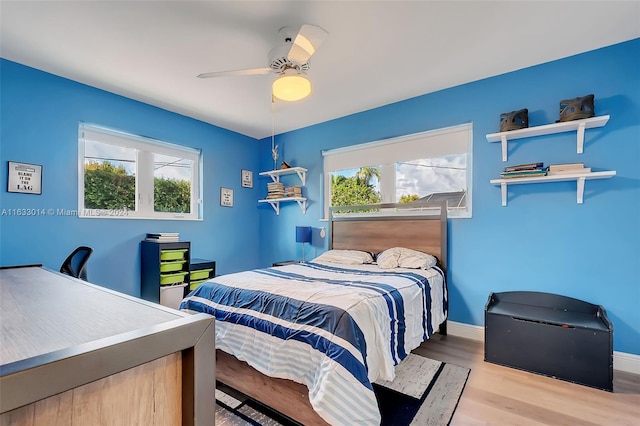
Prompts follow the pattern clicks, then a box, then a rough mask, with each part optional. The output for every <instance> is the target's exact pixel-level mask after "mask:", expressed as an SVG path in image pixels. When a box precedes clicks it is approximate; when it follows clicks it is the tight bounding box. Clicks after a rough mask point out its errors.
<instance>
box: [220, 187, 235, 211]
mask: <svg viewBox="0 0 640 426" xmlns="http://www.w3.org/2000/svg"><path fill="white" fill-rule="evenodd" d="M220 205H221V206H224V207H233V189H231V188H220Z"/></svg>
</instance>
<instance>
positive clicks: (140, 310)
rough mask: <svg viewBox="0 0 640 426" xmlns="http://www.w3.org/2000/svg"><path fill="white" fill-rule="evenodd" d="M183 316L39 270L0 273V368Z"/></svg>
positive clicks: (10, 270)
mask: <svg viewBox="0 0 640 426" xmlns="http://www.w3.org/2000/svg"><path fill="white" fill-rule="evenodd" d="M185 316H188V314H185V313H182V312H179V311H175V310H172V309H169V308H165V307H162V306H159V305H155V304H152V303H150V302H147V301H143V300H141V299H136V298H134V297H131V296H127V295H124V294H121V293H118V292H114V291H111V290H108V289H106V288H102V287H99V286H96V285H93V284H89V283H86V282H84V281H80V280H77V279H75V278H72V277H69V276H66V275H63V274H60V273H58V272H53V271H51V270H47V269H44V268H40V267H24V268H8V269H0V365H5V364H8V363H11V362H15V361H20V360H23V359H27V358H31V357H34V356H38V355H44V354H47V353H50V352H53V351H56V350H61V349H66V348H69V347H72V346H75V345H79V344H83V343H89V342H94V341H96V340H99V339H103V338H107V337H112V336H115V335H118V334H122V333H126V332H131V331H136V330H140V329H146V328H152V327H154V326H157V325H159V324H162V323H166V322H169V321H173V320H177V319H180V318H184V317H185Z"/></svg>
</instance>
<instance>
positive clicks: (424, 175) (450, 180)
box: [322, 123, 473, 217]
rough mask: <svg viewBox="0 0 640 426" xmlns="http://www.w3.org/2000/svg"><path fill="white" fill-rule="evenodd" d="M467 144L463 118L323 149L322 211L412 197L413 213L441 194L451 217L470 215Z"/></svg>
mask: <svg viewBox="0 0 640 426" xmlns="http://www.w3.org/2000/svg"><path fill="white" fill-rule="evenodd" d="M472 146H473V126H472V124H471V123H468V124H463V125H459V126H453V127H447V128H443V129H438V130H433V131H427V132H421V133H416V134H412V135H407V136H401V137H397V138H392V139H386V140H382V141H377V142H370V143H365V144H360V145H353V146H349V147H345V148H339V149H334V150H329V151H323V153H322V154H323V156H324V201H325V206H326V209H327V212H328V207H330V206H345V205H366V204H377V203H412V202H413V203H414V205H416V208H415V209H414V210H415V211H416V214H429V213H430V210H432V208H433V206H435V205H439V204H440V201H443V200H446V201H447V203H448V209H449V215H450V216H451V217H471V177H472V173H471V164H472V162H471V153H472ZM417 204H420V208H418V207H417ZM407 207H410V204H407ZM403 210H404V209H403ZM327 212H325V213H327ZM375 214H393V211H387V210H385V211H383V212H380V211H376V212H375Z"/></svg>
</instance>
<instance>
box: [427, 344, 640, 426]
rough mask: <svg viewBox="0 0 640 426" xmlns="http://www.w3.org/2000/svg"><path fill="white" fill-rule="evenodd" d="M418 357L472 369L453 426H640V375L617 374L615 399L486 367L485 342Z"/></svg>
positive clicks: (432, 349) (434, 348) (430, 349)
mask: <svg viewBox="0 0 640 426" xmlns="http://www.w3.org/2000/svg"><path fill="white" fill-rule="evenodd" d="M414 352H416V353H419V354H421V355H424V356H426V357H429V358H432V359H436V360H440V361H444V362H449V363H452V364H455V365H460V366H464V367H468V368H470V369H471V374H470V375H469V380H468V381H467V385H466V387H465V389H464V392H463V394H462V398H461V399H460V403H459V404H458V408H457V409H456V412H455V414H454V416H453V419H452V420H451V425H452V426H460V425H474V426H475V425H509V426H516V425H553V426H562V425H567V426H569V425H570V426H575V425H584V426H591V425H606V426H609V425H611V426H623V425H629V426H631V425H633V426H638V425H640V375H635V374H631V373H625V372H620V371H614V376H613V377H614V379H613V388H614V392H613V393H612V392H606V391H601V390H597V389H593V388H590V387H587V386H581V385H576V384H573V383H569V382H565V381H562V380H556V379H552V378H549V377H545V376H541V375H537V374H532V373H527V372H525V371H520V370H516V369H513V368H508V367H502V366H499V365H495V364H491V363H488V362H484V346H483V343H482V342H479V341H475V340H469V339H464V338H460V337H456V336H440V335H434V336H433V337H432V338H431V339H430V340H428V341H427V342H425V343H423V344H422V345H421V346H420V347H419V348H417V349H416V350H415V351H414Z"/></svg>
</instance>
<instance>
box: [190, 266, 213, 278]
mask: <svg viewBox="0 0 640 426" xmlns="http://www.w3.org/2000/svg"><path fill="white" fill-rule="evenodd" d="M211 271H213V268H209V269H198V270H197V271H191V275H190V277H191V281H194V280H202V279H207V278H209V275H210V274H211Z"/></svg>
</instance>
